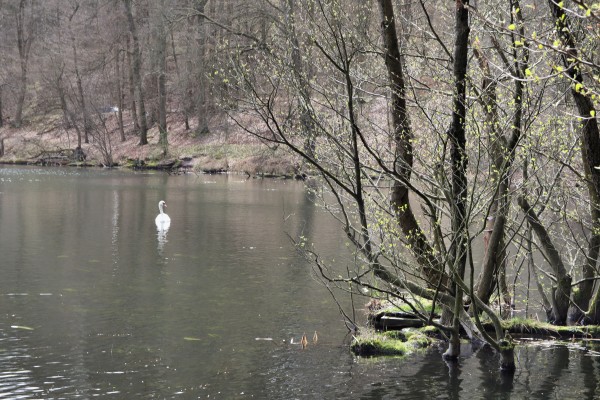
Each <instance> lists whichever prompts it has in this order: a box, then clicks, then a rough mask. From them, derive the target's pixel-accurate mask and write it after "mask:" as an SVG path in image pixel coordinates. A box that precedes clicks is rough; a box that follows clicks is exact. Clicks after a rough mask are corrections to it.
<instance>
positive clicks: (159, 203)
mask: <svg viewBox="0 0 600 400" xmlns="http://www.w3.org/2000/svg"><path fill="white" fill-rule="evenodd" d="M166 206H167V203H165V201H164V200H161V201H159V202H158V209H159V210H160V211H162V210H163V207H166Z"/></svg>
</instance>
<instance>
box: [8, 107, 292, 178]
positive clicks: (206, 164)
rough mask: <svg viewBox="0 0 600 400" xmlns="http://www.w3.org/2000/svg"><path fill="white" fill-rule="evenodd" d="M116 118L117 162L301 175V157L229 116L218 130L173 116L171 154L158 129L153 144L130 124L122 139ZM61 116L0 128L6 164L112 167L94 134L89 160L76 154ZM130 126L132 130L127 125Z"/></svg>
mask: <svg viewBox="0 0 600 400" xmlns="http://www.w3.org/2000/svg"><path fill="white" fill-rule="evenodd" d="M115 121H116V119H115V117H114V116H109V117H107V122H108V124H107V125H108V126H111V124H112V129H111V130H110V132H109V136H107V138H108V143H109V149H110V156H111V158H112V161H113V165H112V167H117V168H134V169H158V170H167V171H175V172H181V171H184V172H187V171H189V172H195V173H239V174H246V175H248V176H257V177H285V178H298V177H300V176H301V173H300V171H299V165H300V163H299V162H298V160H297V159H295V158H294V157H292V156H291V155H290V154H289V153H286V152H284V151H283V150H281V149H279V148H271V147H269V146H267V145H266V144H264V143H261V142H259V141H258V140H257V139H255V138H253V137H252V136H250V135H248V134H246V133H244V132H241V131H240V129H239V128H237V126H235V125H234V124H232V123H231V122H230V121H227V120H225V119H224V120H222V121H214V129H213V130H212V131H211V132H210V133H207V134H196V133H195V132H194V131H193V130H192V129H190V130H186V129H185V124H184V122H183V121H180V120H177V116H176V115H172V116H171V118H170V120H169V124H168V126H169V135H168V141H169V144H168V149H167V154H166V155H164V149H163V147H162V146H161V145H159V144H158V138H159V135H158V129H157V128H156V127H153V128H152V129H150V130H149V131H148V142H149V143H148V144H147V145H143V146H141V145H139V144H138V143H139V137H138V136H137V135H136V134H135V132H133V129H132V126H131V124H129V126H126V129H125V132H126V140H125V141H121V139H120V135H119V134H118V130H117V126H116V122H115ZM61 125H62V124H61V123H60V119H57V120H56V121H52V120H50V119H48V118H46V119H44V121H43V123H41V122H38V123H35V122H31V121H29V123H28V124H27V125H25V126H24V127H23V128H20V129H16V128H13V127H10V126H8V125H5V126H3V127H1V128H0V140H1V143H2V144H3V146H0V149H3V154H2V155H1V156H0V164H4V165H48V166H72V167H107V163H106V162H105V156H104V155H103V152H102V148H101V145H100V141H99V140H97V139H96V138H95V137H93V136H92V137H90V140H89V143H82V145H81V150H82V151H83V153H84V154H85V159H84V160H77V159H76V158H75V157H74V156H73V155H74V152H75V149H76V148H77V145H78V143H77V136H76V133H75V131H74V130H65V129H64V128H63V127H62V126H61ZM127 128H129V129H127ZM104 143H107V141H106V140H105V141H104Z"/></svg>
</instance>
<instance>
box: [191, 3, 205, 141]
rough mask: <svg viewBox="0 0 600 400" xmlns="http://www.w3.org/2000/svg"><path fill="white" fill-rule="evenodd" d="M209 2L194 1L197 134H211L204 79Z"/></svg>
mask: <svg viewBox="0 0 600 400" xmlns="http://www.w3.org/2000/svg"><path fill="white" fill-rule="evenodd" d="M207 2H208V0H194V10H195V11H196V12H197V13H198V19H197V21H196V48H195V51H196V52H197V53H196V60H194V64H195V68H196V70H195V74H194V76H195V81H196V82H195V87H196V93H195V100H196V115H197V117H198V128H197V129H196V131H197V133H199V134H205V133H208V132H209V128H208V114H207V111H208V107H207V101H206V100H207V99H206V78H205V77H204V62H205V60H204V51H205V41H206V32H205V19H204V16H203V15H204V8H205V6H206V3H207Z"/></svg>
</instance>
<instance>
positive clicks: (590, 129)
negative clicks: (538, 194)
mask: <svg viewBox="0 0 600 400" xmlns="http://www.w3.org/2000/svg"><path fill="white" fill-rule="evenodd" d="M548 4H549V5H550V10H551V12H552V15H553V17H554V19H555V26H556V33H557V35H558V37H559V38H560V39H561V41H562V42H563V44H564V45H565V48H566V51H565V53H564V54H562V55H561V57H562V59H563V64H564V65H565V67H566V71H565V72H566V74H567V76H568V77H569V78H570V79H571V95H572V96H573V99H574V100H575V105H576V106H577V110H578V111H579V115H580V117H581V118H582V123H581V124H582V128H581V153H582V154H581V158H582V160H583V167H584V172H585V177H586V182H587V187H588V193H589V196H590V207H591V210H590V214H591V216H592V229H591V230H590V235H591V239H590V242H589V246H588V251H587V260H586V263H585V265H584V266H583V277H584V278H587V279H588V280H584V281H582V282H581V283H580V284H579V285H578V290H577V296H575V299H574V300H575V307H573V308H572V309H571V316H570V317H569V319H570V320H571V321H578V320H580V319H581V317H582V312H581V310H585V309H587V306H588V304H589V301H590V297H591V296H592V291H593V282H594V281H593V280H592V278H593V277H594V275H595V270H596V263H597V261H598V255H599V252H600V170H598V169H596V168H594V167H597V166H599V165H600V132H599V130H598V120H597V116H596V110H595V109H594V102H593V100H592V99H591V98H590V96H589V94H586V93H585V92H584V90H583V88H584V86H583V83H584V82H583V74H582V71H581V65H580V64H579V62H577V60H578V48H577V43H576V41H575V40H576V39H575V36H574V35H573V33H572V31H571V29H572V24H571V23H570V18H569V15H568V14H567V13H565V10H564V8H563V7H562V2H561V3H557V2H554V1H553V0H549V1H548ZM599 309H600V294H598V293H597V294H596V296H595V297H594V301H593V304H592V305H591V310H590V311H591V312H590V313H588V315H587V317H588V318H587V319H588V321H587V322H590V323H593V324H598V323H600V312H599V311H598V310H599Z"/></svg>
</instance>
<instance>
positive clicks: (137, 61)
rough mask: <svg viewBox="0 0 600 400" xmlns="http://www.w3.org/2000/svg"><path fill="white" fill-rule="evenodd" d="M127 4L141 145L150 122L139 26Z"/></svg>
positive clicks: (125, 1)
mask: <svg viewBox="0 0 600 400" xmlns="http://www.w3.org/2000/svg"><path fill="white" fill-rule="evenodd" d="M123 3H124V4H125V11H126V14H127V22H128V24H129V33H130V35H131V41H132V44H133V54H132V58H133V60H132V61H133V68H132V72H133V82H134V87H135V93H136V97H137V102H138V106H139V115H138V117H139V120H140V142H139V144H140V145H146V144H148V123H147V120H146V107H145V105H144V90H143V86H142V75H141V74H142V71H141V70H142V55H141V53H140V43H139V39H138V35H137V28H136V26H135V21H134V20H133V12H132V10H131V0H123Z"/></svg>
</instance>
